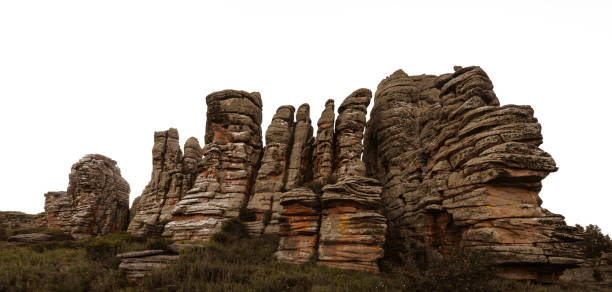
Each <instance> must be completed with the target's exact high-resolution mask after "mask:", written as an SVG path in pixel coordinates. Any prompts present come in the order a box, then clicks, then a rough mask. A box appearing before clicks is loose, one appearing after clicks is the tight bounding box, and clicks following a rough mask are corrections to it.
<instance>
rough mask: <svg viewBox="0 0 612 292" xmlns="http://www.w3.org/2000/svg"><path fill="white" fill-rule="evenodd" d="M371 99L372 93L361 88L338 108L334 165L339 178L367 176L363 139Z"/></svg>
mask: <svg viewBox="0 0 612 292" xmlns="http://www.w3.org/2000/svg"><path fill="white" fill-rule="evenodd" d="M371 99H372V91H370V90H369V89H365V88H361V89H358V90H356V91H355V92H353V93H351V95H349V96H348V97H347V98H346V99H344V101H343V102H342V104H341V105H340V107H339V108H338V119H337V120H336V134H335V136H336V145H335V163H334V173H335V174H336V175H338V176H341V175H347V174H348V175H360V176H364V175H365V164H364V163H363V161H361V154H362V153H363V144H362V139H363V129H364V127H365V125H366V113H367V111H368V105H370V100H371Z"/></svg>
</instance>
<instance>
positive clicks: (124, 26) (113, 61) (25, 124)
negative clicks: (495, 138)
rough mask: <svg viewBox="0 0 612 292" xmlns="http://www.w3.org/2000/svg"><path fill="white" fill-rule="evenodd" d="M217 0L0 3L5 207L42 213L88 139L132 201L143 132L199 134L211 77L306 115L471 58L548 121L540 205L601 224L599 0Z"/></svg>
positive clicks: (609, 44) (608, 161) (502, 92)
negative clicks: (400, 75) (383, 83)
mask: <svg viewBox="0 0 612 292" xmlns="http://www.w3.org/2000/svg"><path fill="white" fill-rule="evenodd" d="M211 2H212V1H211ZM214 2H216V3H217V4H212V3H208V4H203V3H201V1H151V0H148V1H125V0H122V1H108V0H107V1H84V0H79V1H57V0H55V1H27V0H16V1H12V0H3V1H1V2H0V127H1V128H0V130H1V132H2V133H1V135H2V139H1V142H0V156H1V161H2V165H1V166H0V178H1V180H0V181H1V183H2V188H1V191H0V210H20V211H25V212H29V213H35V212H41V211H42V210H43V205H44V197H43V194H44V193H45V192H47V191H52V190H65V189H66V187H67V184H68V173H69V171H70V166H71V165H72V164H73V163H74V162H76V161H77V160H78V159H79V158H80V157H82V156H83V155H85V154H87V153H100V154H104V155H106V156H109V157H111V158H113V159H115V160H117V162H118V164H119V167H120V168H121V170H122V174H123V176H124V177H125V178H126V179H127V180H128V182H129V183H130V186H131V188H132V193H131V195H130V197H131V199H134V198H135V197H136V196H138V195H140V192H141V191H142V189H143V188H144V186H145V185H146V183H147V182H148V180H149V178H150V173H151V147H152V146H153V131H156V130H164V129H167V128H169V127H176V128H178V130H179V134H180V137H181V145H182V144H183V143H184V141H185V140H186V139H187V138H188V137H190V136H195V137H197V138H198V139H199V140H200V143H203V141H202V140H203V137H204V125H205V112H206V106H205V101H204V97H205V96H206V95H207V94H209V93H210V92H213V91H216V90H221V89H227V88H232V89H242V90H247V91H259V92H261V94H262V98H263V101H264V122H263V126H264V128H265V127H267V126H268V124H269V123H270V119H271V117H272V114H273V113H274V111H275V110H276V108H277V107H278V106H280V105H282V104H293V105H294V106H296V107H297V106H298V105H300V104H301V103H303V102H308V103H310V105H311V118H312V120H313V122H314V123H316V120H317V119H318V118H319V115H320V113H321V111H322V110H323V103H324V102H325V100H326V99H328V98H334V99H335V100H336V102H337V103H339V102H341V101H342V99H343V98H344V97H346V96H347V95H348V94H349V93H351V92H352V91H353V90H355V89H357V88H360V87H366V88H370V89H372V91H374V90H375V89H376V85H377V84H378V82H379V81H380V80H382V79H383V78H385V77H386V76H388V75H389V74H391V73H392V72H393V71H395V70H396V69H400V68H401V69H404V71H406V72H407V73H408V74H422V73H428V74H441V73H446V72H452V67H453V65H462V66H469V65H479V66H481V67H483V69H484V70H485V71H486V72H487V73H488V74H489V76H490V77H491V79H492V80H493V84H494V85H495V92H496V93H497V95H498V97H499V99H500V101H501V103H502V104H528V105H531V106H532V107H533V108H534V109H535V114H536V117H537V118H538V119H539V121H540V123H541V124H542V126H543V134H544V144H543V145H542V148H543V149H544V150H546V151H548V152H549V153H551V154H552V155H553V157H554V158H555V160H556V162H557V164H558V166H559V167H560V169H559V171H558V172H557V173H553V174H551V175H550V176H549V177H548V178H547V179H545V180H544V188H543V190H542V192H541V197H542V199H543V200H544V207H546V208H548V209H549V210H551V211H553V212H555V213H561V214H563V215H565V216H566V220H567V222H568V223H569V224H575V223H580V224H583V225H585V224H589V223H593V224H597V225H599V226H600V227H602V229H603V230H604V232H607V233H609V232H612V215H610V213H609V212H610V209H611V207H612V204H611V203H612V191H611V190H612V188H611V187H610V186H609V185H608V184H607V180H608V179H610V171H609V167H610V165H612V158H610V152H611V151H612V148H611V143H610V142H611V138H610V126H611V125H612V117H611V114H610V105H611V104H612V102H611V100H612V96H611V95H612V94H610V77H612V76H611V74H610V68H612V57H611V54H612V17H611V16H610V15H611V14H610V13H611V12H612V9H610V8H611V7H610V6H609V5H608V4H606V2H609V1H599V2H596V1H573V2H568V1H506V4H503V5H500V4H497V3H498V1H468V2H466V1H461V3H458V2H459V1H448V2H443V1H419V2H422V3H409V2H407V1H406V2H401V1H376V2H372V3H376V5H373V4H372V5H371V4H366V2H363V1H304V2H303V4H289V3H297V1H245V2H234V1H214ZM493 2H495V3H496V4H493ZM219 3H220V4H219Z"/></svg>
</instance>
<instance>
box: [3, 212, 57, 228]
mask: <svg viewBox="0 0 612 292" xmlns="http://www.w3.org/2000/svg"><path fill="white" fill-rule="evenodd" d="M46 226H47V222H46V219H45V213H44V212H43V213H38V214H26V213H23V212H16V211H0V229H35V228H44V227H46Z"/></svg>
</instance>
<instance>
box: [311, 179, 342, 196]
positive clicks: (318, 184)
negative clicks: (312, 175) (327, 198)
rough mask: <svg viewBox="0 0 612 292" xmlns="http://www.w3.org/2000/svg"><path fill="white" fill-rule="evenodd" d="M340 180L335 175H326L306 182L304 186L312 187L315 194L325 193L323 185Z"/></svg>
mask: <svg viewBox="0 0 612 292" xmlns="http://www.w3.org/2000/svg"><path fill="white" fill-rule="evenodd" d="M337 182H338V177H337V176H335V175H330V176H326V177H323V178H319V179H316V180H312V181H308V182H305V183H304V184H303V185H302V186H304V187H307V188H309V189H311V190H312V191H313V192H314V193H315V194H318V195H321V194H323V187H324V186H326V185H333V184H335V183H337Z"/></svg>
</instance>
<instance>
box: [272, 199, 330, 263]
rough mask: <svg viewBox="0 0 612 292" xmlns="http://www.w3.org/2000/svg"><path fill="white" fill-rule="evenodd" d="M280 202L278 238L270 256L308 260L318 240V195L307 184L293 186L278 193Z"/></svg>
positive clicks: (290, 260)
mask: <svg viewBox="0 0 612 292" xmlns="http://www.w3.org/2000/svg"><path fill="white" fill-rule="evenodd" d="M280 204H281V205H282V206H283V210H282V212H281V216H280V219H279V222H280V228H279V234H280V241H279V243H278V249H277V251H276V253H275V254H274V257H275V258H276V259H277V260H279V261H283V262H289V263H305V262H308V261H309V260H311V259H313V257H314V255H315V251H316V248H317V245H318V242H319V224H320V220H321V207H320V199H319V195H317V194H315V193H314V192H313V191H312V190H310V189H309V188H304V187H301V188H295V189H292V190H290V191H288V192H285V193H283V194H282V195H281V198H280Z"/></svg>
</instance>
